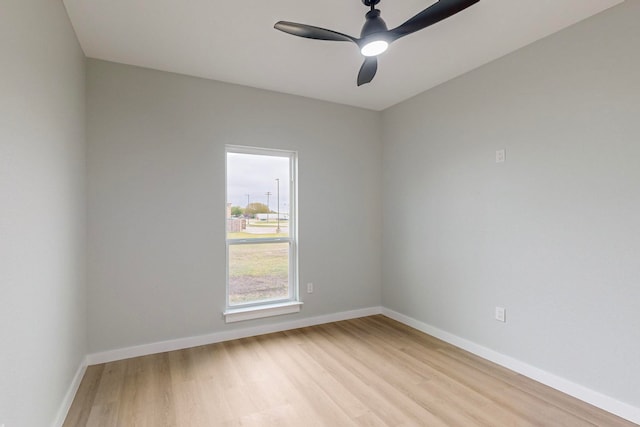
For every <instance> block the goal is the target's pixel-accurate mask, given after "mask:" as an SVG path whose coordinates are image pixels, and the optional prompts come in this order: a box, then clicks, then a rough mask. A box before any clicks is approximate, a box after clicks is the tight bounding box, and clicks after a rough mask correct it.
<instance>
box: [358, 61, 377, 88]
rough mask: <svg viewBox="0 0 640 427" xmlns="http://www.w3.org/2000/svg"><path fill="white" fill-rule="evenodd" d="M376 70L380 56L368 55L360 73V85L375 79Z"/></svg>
mask: <svg viewBox="0 0 640 427" xmlns="http://www.w3.org/2000/svg"><path fill="white" fill-rule="evenodd" d="M376 71H378V58H377V57H375V56H367V57H366V58H365V59H364V64H362V67H360V72H359V73H358V86H362V85H364V84H367V83H369V82H370V81H371V80H373V77H374V76H375V75H376Z"/></svg>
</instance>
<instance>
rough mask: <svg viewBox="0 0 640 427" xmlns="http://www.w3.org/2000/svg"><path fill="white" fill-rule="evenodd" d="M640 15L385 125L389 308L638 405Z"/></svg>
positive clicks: (594, 25) (555, 45)
mask: <svg viewBox="0 0 640 427" xmlns="http://www.w3.org/2000/svg"><path fill="white" fill-rule="evenodd" d="M638 17H640V2H639V1H627V2H626V3H624V4H622V5H621V6H618V7H616V8H613V9H611V10H609V11H606V12H604V13H602V14H600V15H598V16H596V17H593V18H591V19H589V20H587V21H584V22H582V23H580V24H578V25H576V26H574V27H571V28H569V29H567V30H565V31H562V32H560V33H558V34H556V35H553V36H551V37H548V38H546V39H544V40H542V41H540V42H537V43H535V44H533V45H531V46H529V47H527V48H525V49H522V50H520V51H518V52H516V53H514V54H511V55H509V56H507V57H504V58H502V59H500V60H498V61H495V62H493V63H491V64H489V65H487V66H484V67H482V68H480V69H477V70H475V71H473V72H471V73H469V74H467V75H465V76H462V77H460V78H458V79H455V80H453V81H450V82H448V83H446V84H443V85H441V86H439V87H437V88H435V89H433V90H430V91H429V92H426V93H424V94H421V95H419V96H417V97H416V98H414V99H411V100H408V101H406V102H403V103H402V104H399V105H397V106H395V107H393V108H391V109H389V110H387V111H385V112H384V114H383V129H384V139H383V141H384V149H383V164H384V176H383V191H384V193H383V194H384V214H383V222H384V235H383V241H384V250H383V258H384V264H383V305H384V306H385V307H388V308H390V309H393V310H396V311H398V312H400V313H403V314H405V315H408V316H411V317H413V318H415V319H417V320H419V321H422V322H425V323H427V324H430V325H432V326H436V327H438V328H440V329H442V330H445V331H448V332H450V333H453V334H456V335H458V336H460V337H462V338H466V339H468V340H471V341H473V342H475V343H478V344H481V345H483V346H486V347H488V348H491V349H493V350H496V351H498V352H501V353H503V354H506V355H509V356H512V357H515V358H517V359H519V360H521V361H524V362H526V363H529V364H531V365H534V366H536V367H539V368H541V369H544V370H546V371H548V372H550V373H553V374H556V375H559V376H561V377H564V378H566V379H569V380H571V381H573V382H576V383H578V384H582V385H584V386H587V387H589V388H592V389H594V390H597V391H600V392H602V393H605V394H607V395H609V396H612V397H614V398H617V399H619V400H621V401H624V402H627V403H629V404H632V405H634V406H636V407H638V406H640V394H639V393H638V389H639V387H640V369H638V362H639V361H640V315H639V313H640V311H639V303H640V214H639V212H640V163H639V160H640V139H639V138H640V120H639V117H640V83H639V80H638V76H640V55H639V54H638V52H640V25H638ZM501 148H506V152H507V161H506V163H504V164H496V163H495V150H498V149H501ZM498 305H499V306H504V307H506V308H507V319H508V321H507V323H506V324H502V323H499V322H497V321H495V320H493V310H494V307H495V306H498Z"/></svg>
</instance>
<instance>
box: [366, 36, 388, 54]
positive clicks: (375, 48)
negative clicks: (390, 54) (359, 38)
mask: <svg viewBox="0 0 640 427" xmlns="http://www.w3.org/2000/svg"><path fill="white" fill-rule="evenodd" d="M388 47H389V43H387V42H386V41H384V40H373V41H370V42H369V43H367V44H365V45H364V46H362V49H360V53H362V54H363V55H364V56H378V55H380V54H381V53H382V52H384V51H385V50H387V48H388Z"/></svg>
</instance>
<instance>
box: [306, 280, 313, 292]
mask: <svg viewBox="0 0 640 427" xmlns="http://www.w3.org/2000/svg"><path fill="white" fill-rule="evenodd" d="M307 293H308V294H312V293H313V283H311V282H309V283H307Z"/></svg>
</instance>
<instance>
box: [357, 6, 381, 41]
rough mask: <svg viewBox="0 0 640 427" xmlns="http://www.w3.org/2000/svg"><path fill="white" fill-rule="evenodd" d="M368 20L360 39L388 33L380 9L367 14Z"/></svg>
mask: <svg viewBox="0 0 640 427" xmlns="http://www.w3.org/2000/svg"><path fill="white" fill-rule="evenodd" d="M366 18H367V20H366V21H365V22H364V25H363V26H362V31H361V32H360V38H364V37H366V36H368V35H371V34H375V33H383V32H387V31H388V29H387V24H386V23H385V22H384V20H383V19H382V18H381V17H380V11H379V10H378V9H372V10H370V11H369V12H367V15H366Z"/></svg>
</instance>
